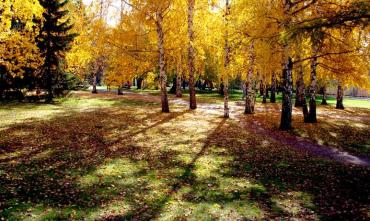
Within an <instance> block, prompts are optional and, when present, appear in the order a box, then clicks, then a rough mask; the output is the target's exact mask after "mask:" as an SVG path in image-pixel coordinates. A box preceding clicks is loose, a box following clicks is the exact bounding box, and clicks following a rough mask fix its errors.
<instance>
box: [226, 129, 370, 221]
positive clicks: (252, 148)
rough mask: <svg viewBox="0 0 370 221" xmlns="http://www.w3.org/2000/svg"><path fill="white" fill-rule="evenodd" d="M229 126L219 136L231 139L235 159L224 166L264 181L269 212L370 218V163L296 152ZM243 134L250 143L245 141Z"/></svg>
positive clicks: (236, 173) (264, 200) (305, 216)
mask: <svg viewBox="0 0 370 221" xmlns="http://www.w3.org/2000/svg"><path fill="white" fill-rule="evenodd" d="M225 130H227V131H228V134H227V135H225V137H220V138H219V139H220V140H222V139H227V140H229V142H228V143H229V144H231V145H227V150H228V151H227V152H228V153H229V154H231V155H233V156H235V160H234V161H233V162H230V163H228V164H226V165H224V166H225V167H228V168H231V169H230V171H228V173H225V174H224V176H230V177H240V178H245V177H249V178H250V179H253V180H255V182H257V183H260V184H261V185H263V186H264V187H265V188H266V189H265V191H263V194H262V196H263V197H262V198H259V199H258V201H259V203H260V205H261V206H262V207H263V208H265V210H266V211H269V214H270V216H271V217H270V218H276V217H280V216H287V217H286V218H289V217H295V218H300V219H305V220H311V219H315V217H316V218H317V219H323V220H366V219H367V218H368V213H367V211H368V206H369V203H370V200H369V196H370V176H369V170H368V169H367V168H364V167H356V166H349V165H342V164H339V163H335V162H331V161H326V160H323V159H320V158H315V157H312V156H311V155H307V154H304V153H299V152H295V151H293V150H291V149H289V148H287V147H284V146H282V145H281V144H279V143H278V142H274V141H272V140H269V139H268V138H267V139H266V138H265V137H263V138H262V137H260V138H258V134H254V133H248V132H246V131H245V130H244V131H243V130H242V127H241V126H240V125H237V124H234V125H231V126H230V127H229V128H225ZM240 136H242V137H243V138H244V139H246V140H248V141H249V142H250V143H248V144H247V145H246V144H243V143H241V142H240ZM272 202H273V203H272ZM263 205H265V206H263ZM281 212H283V213H281Z"/></svg>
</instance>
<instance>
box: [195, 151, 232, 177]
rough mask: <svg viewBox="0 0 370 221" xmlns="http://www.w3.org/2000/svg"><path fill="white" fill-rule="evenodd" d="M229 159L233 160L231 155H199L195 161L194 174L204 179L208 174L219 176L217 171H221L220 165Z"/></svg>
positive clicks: (229, 160)
mask: <svg viewBox="0 0 370 221" xmlns="http://www.w3.org/2000/svg"><path fill="white" fill-rule="evenodd" d="M210 148H212V147H210ZM231 161H233V157H231V156H217V155H205V156H201V157H200V158H199V159H198V160H197V161H196V163H195V171H194V174H195V175H196V176H197V177H198V178H200V179H205V178H208V177H210V176H214V177H217V176H220V175H221V174H219V172H223V168H222V165H224V164H226V163H228V162H231Z"/></svg>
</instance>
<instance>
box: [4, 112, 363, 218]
mask: <svg viewBox="0 0 370 221" xmlns="http://www.w3.org/2000/svg"><path fill="white" fill-rule="evenodd" d="M186 113H187V111H184V112H176V113H171V114H164V115H163V114H160V113H153V112H151V111H147V113H146V114H145V115H143V116H142V117H143V118H144V119H147V120H149V122H146V123H144V122H143V121H141V120H140V119H143V118H142V117H141V118H140V119H138V118H137V117H136V115H135V111H131V112H130V111H120V110H119V109H114V110H113V109H109V110H105V111H104V110H101V109H99V110H95V111H92V112H90V113H74V114H73V115H71V116H63V117H59V118H54V119H51V120H48V121H45V122H31V123H29V124H19V125H17V126H14V127H12V128H10V129H8V130H6V131H3V132H4V133H8V134H11V136H9V137H8V136H5V137H6V140H2V141H0V142H1V146H6V147H8V149H7V151H9V150H12V149H14V153H17V151H21V150H24V149H26V152H21V153H20V155H19V156H15V157H13V158H12V159H11V160H6V159H4V160H3V159H2V160H0V178H1V180H0V186H1V188H0V203H1V204H0V217H4V218H5V219H25V217H31V218H32V219H49V220H53V219H88V220H89V219H90V220H94V219H100V220H134V219H136V220H150V219H160V220H182V219H183V220H184V219H188V218H189V219H190V218H192V219H196V220H206V219H224V220H225V219H226V220H237V219H245V220H248V219H251V220H253V219H277V218H282V219H284V218H286V219H290V218H298V219H304V220H312V219H327V220H334V219H335V220H361V219H366V216H367V214H366V207H367V206H368V205H369V189H370V188H369V182H370V180H369V176H368V170H367V169H364V168H361V167H349V166H343V165H339V164H336V163H332V162H328V161H324V160H321V159H317V158H312V157H310V156H307V155H304V154H301V153H297V152H294V151H292V150H290V149H289V148H286V147H284V146H280V145H279V143H276V142H273V141H270V140H268V139H266V138H264V137H259V136H258V135H257V134H253V133H250V132H248V131H247V130H246V129H245V128H243V127H241V126H240V125H239V124H238V123H236V122H234V121H233V120H232V119H230V120H227V121H226V120H221V119H218V118H217V119H215V118H214V117H210V119H209V120H204V119H203V120H204V122H202V124H204V123H206V122H207V121H209V126H204V125H201V126H202V127H204V128H205V129H207V128H208V130H210V131H211V132H210V133H208V132H207V134H206V135H207V136H205V137H206V138H205V139H203V140H202V141H199V143H201V146H200V148H196V147H194V148H193V149H191V145H188V146H183V145H184V143H186V142H184V141H188V143H190V142H192V141H193V140H192V139H193V138H191V137H190V136H189V135H190V134H188V133H189V132H188V131H186V130H185V128H179V127H178V125H183V121H185V120H186V119H181V120H180V121H179V122H175V121H174V120H175V119H176V120H179V119H178V118H180V116H183V115H184V114H186ZM201 114H202V113H200V115H201ZM203 114H204V113H203ZM194 117H198V118H199V119H195V120H194V121H197V120H200V118H204V117H203V116H202V115H201V116H199V115H198V116H194ZM176 123H177V124H176ZM126 124H127V125H131V127H125V126H123V125H126ZM185 127H189V125H187V126H185ZM115 129H116V130H117V129H119V130H118V132H117V131H116V132H115V131H114V130H115ZM174 129H176V130H177V133H176V135H177V136H182V137H183V138H184V140H182V142H178V140H177V139H176V137H174V136H172V135H171V132H173V130H174ZM14 132H19V133H14ZM153 133H154V135H155V136H157V137H161V138H162V140H159V141H160V142H164V141H165V142H166V143H165V145H162V146H159V147H156V145H159V144H157V143H156V142H159V141H158V140H154V138H155V137H153ZM116 134H117V135H122V134H123V136H121V137H120V139H114V138H116V137H117V136H116ZM118 137H119V136H118ZM34 138H37V139H38V140H37V141H38V142H36V141H32V139H34ZM194 139H195V138H194ZM197 142H198V141H197ZM147 143H149V144H150V145H149V144H147ZM177 143H178V144H177ZM10 145H13V147H12V148H10ZM31 147H32V148H35V149H38V148H39V150H40V151H38V152H34V153H28V152H27V151H28V150H27V149H29V148H31Z"/></svg>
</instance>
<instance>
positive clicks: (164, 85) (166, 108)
mask: <svg viewBox="0 0 370 221" xmlns="http://www.w3.org/2000/svg"><path fill="white" fill-rule="evenodd" d="M156 25H157V35H158V50H159V77H160V84H161V103H162V112H163V113H169V112H170V108H169V105H168V96H167V75H166V70H165V63H164V59H165V57H164V33H163V14H162V12H159V11H158V12H157V13H156Z"/></svg>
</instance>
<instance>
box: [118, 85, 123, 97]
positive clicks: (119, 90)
mask: <svg viewBox="0 0 370 221" xmlns="http://www.w3.org/2000/svg"><path fill="white" fill-rule="evenodd" d="M117 94H118V95H123V93H122V88H121V86H118V89H117Z"/></svg>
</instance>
